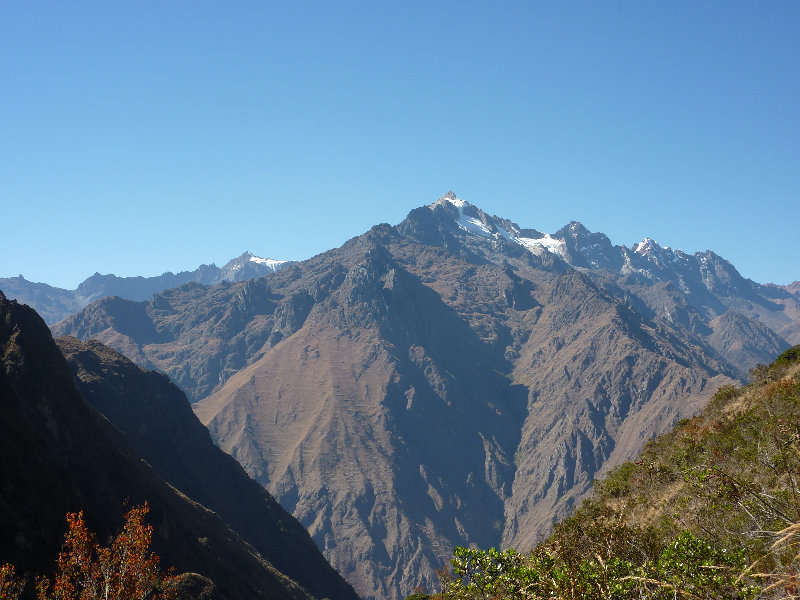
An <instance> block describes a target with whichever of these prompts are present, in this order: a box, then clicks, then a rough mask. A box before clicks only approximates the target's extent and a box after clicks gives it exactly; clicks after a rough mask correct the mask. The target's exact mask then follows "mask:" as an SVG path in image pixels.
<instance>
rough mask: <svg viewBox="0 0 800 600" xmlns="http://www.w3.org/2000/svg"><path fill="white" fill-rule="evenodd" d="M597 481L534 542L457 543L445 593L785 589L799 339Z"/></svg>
mask: <svg viewBox="0 0 800 600" xmlns="http://www.w3.org/2000/svg"><path fill="white" fill-rule="evenodd" d="M752 375H753V381H752V382H751V383H750V384H749V385H747V386H744V387H734V386H726V387H724V388H722V389H720V390H719V391H718V392H717V393H716V394H715V395H714V397H713V398H712V400H711V402H710V403H709V405H708V407H707V408H706V409H705V410H704V411H703V412H702V413H701V414H700V415H698V416H696V417H693V418H691V419H687V420H685V421H682V422H680V423H678V425H677V426H676V427H675V428H674V429H673V430H672V431H670V432H669V433H667V434H664V435H661V436H659V437H658V438H657V439H655V440H653V441H651V442H649V443H648V444H647V445H646V446H645V448H644V450H643V451H642V453H641V454H640V455H639V457H638V458H637V460H635V461H633V462H629V463H625V464H623V465H621V466H619V467H617V468H616V469H614V470H612V471H611V472H610V473H609V474H608V475H607V476H606V477H604V478H603V479H602V480H600V481H599V482H598V483H597V484H596V486H595V488H594V490H593V493H592V494H591V496H590V498H589V499H587V500H585V501H584V502H583V504H582V506H581V507H580V508H579V509H578V510H577V511H576V513H575V514H574V515H573V516H571V517H570V518H568V519H566V520H565V521H563V522H561V523H559V524H558V525H556V528H555V532H554V533H553V534H552V535H551V536H550V537H549V538H548V539H547V540H545V541H544V542H542V543H541V544H539V545H538V546H537V547H536V548H535V549H534V551H533V552H531V553H529V554H528V553H525V554H517V553H515V552H514V551H513V550H507V551H505V552H498V551H495V550H488V551H482V550H467V549H465V548H461V549H458V550H457V551H456V553H455V557H454V559H453V567H454V572H449V573H442V577H441V581H442V585H443V591H444V596H445V597H448V598H454V599H467V598H480V597H504V598H526V599H529V600H537V599H539V598H542V599H544V598H552V597H558V598H564V599H573V598H574V599H576V600H577V599H578V598H597V599H598V600H599V599H601V598H602V599H612V598H620V599H624V598H639V597H647V598H665V599H666V598H684V597H686V598H691V597H700V598H755V597H762V598H772V597H775V598H795V597H797V593H798V591H800V552H799V551H798V548H799V547H800V346H794V347H793V348H790V349H789V350H787V351H785V352H784V353H782V354H781V355H780V356H779V357H778V358H777V359H776V360H775V361H774V362H773V363H772V364H771V365H770V366H768V367H767V366H764V365H759V366H758V367H756V368H755V369H754V370H753V373H752Z"/></svg>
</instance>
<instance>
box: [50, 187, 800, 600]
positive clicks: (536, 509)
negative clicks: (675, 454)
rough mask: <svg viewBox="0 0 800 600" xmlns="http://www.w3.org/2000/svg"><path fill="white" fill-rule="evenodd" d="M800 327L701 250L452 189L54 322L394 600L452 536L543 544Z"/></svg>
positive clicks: (781, 302) (785, 305)
mask: <svg viewBox="0 0 800 600" xmlns="http://www.w3.org/2000/svg"><path fill="white" fill-rule="evenodd" d="M676 258H677V260H676ZM797 314H800V304H798V302H797V300H796V299H795V298H794V297H793V296H792V295H791V294H789V293H788V292H785V291H782V290H779V289H772V288H769V289H768V288H765V286H759V285H758V284H755V283H753V282H751V281H749V280H744V279H743V278H741V276H739V275H738V273H736V271H735V269H734V268H733V267H732V266H731V265H730V264H729V263H727V262H725V261H724V260H722V259H721V258H719V257H717V256H716V255H714V254H713V253H705V254H698V255H694V256H688V255H685V254H683V253H680V252H679V251H675V252H673V251H670V250H668V249H664V248H661V247H660V246H658V245H657V244H655V243H654V242H652V241H646V243H644V242H643V244H642V245H641V246H640V245H637V246H635V249H627V248H625V247H617V246H612V245H611V244H610V242H609V241H608V238H606V237H605V236H603V235H602V234H593V233H590V232H588V231H587V230H585V228H583V227H582V226H580V224H577V223H573V224H570V225H569V226H568V227H565V228H564V229H563V230H561V231H560V232H557V233H556V234H553V236H545V235H544V234H541V233H539V232H536V231H535V230H525V229H521V228H519V227H518V226H516V225H515V224H513V223H511V222H510V221H506V220H504V219H498V218H497V217H490V216H488V215H486V214H485V213H483V212H482V211H480V210H479V209H477V208H476V207H474V206H472V205H469V204H467V203H464V202H463V201H460V200H458V199H457V198H455V196H454V195H448V196H447V197H445V198H443V199H441V200H440V201H439V202H437V203H435V204H434V205H431V206H429V207H422V208H420V209H416V210H414V211H412V212H411V213H410V214H409V216H408V218H407V219H406V220H405V221H404V222H403V223H401V224H400V225H398V226H397V227H390V226H388V225H379V226H376V227H375V228H373V229H372V230H371V231H369V232H368V233H366V234H364V235H362V236H359V237H357V238H354V239H353V240H350V241H349V242H348V243H346V244H345V245H344V246H342V247H341V248H339V249H336V250H331V251H329V252H326V253H324V254H321V255H319V256H317V257H314V258H313V259H310V260H307V261H303V262H302V263H298V264H296V265H293V266H292V267H289V268H287V269H284V270H282V271H280V272H278V273H275V274H273V275H270V276H268V277H265V278H262V279H257V280H252V281H248V282H244V283H237V284H224V285H220V286H214V287H209V288H206V287H203V286H200V285H195V284H190V285H187V286H183V287H181V288H178V289H174V290H169V291H165V292H163V293H161V294H158V295H156V296H155V297H154V298H153V299H152V300H151V301H150V302H147V303H132V302H125V301H122V300H119V299H106V300H104V301H101V302H99V303H96V304H94V305H92V306H90V307H88V308H87V309H85V310H84V311H82V312H81V313H79V314H78V315H75V316H74V317H72V318H70V319H67V320H65V321H64V322H63V323H60V324H59V325H58V326H57V327H55V328H54V329H55V331H56V332H58V333H60V334H70V335H75V336H77V337H80V338H82V339H87V338H89V337H96V338H98V339H100V340H101V341H103V342H105V343H108V344H110V345H112V346H114V347H116V348H117V349H119V350H120V351H122V352H123V353H125V354H126V355H127V356H129V357H130V358H132V359H134V360H136V361H137V362H139V364H143V365H148V366H151V367H155V368H157V369H159V370H162V371H164V372H166V373H168V374H169V375H170V376H171V377H172V378H173V379H174V380H175V381H176V382H177V383H178V385H180V386H181V387H182V388H183V389H184V390H185V391H186V392H187V395H188V396H189V397H190V399H191V400H192V401H193V402H196V403H197V404H196V407H195V408H196V411H197V413H198V414H199V415H200V416H201V418H202V420H203V422H205V423H207V424H208V426H209V428H210V430H211V432H212V435H213V436H214V438H215V440H216V441H217V443H218V444H219V445H220V446H221V447H223V448H224V449H226V450H227V451H228V452H230V453H231V454H233V455H234V456H235V457H236V458H237V459H238V460H239V461H240V462H241V463H242V464H243V465H244V466H245V468H246V469H247V471H248V472H249V473H250V474H251V475H253V476H254V477H255V478H256V479H257V480H258V481H259V482H261V483H262V484H263V485H265V486H266V487H267V489H269V490H270V491H272V492H273V493H274V494H275V495H276V497H277V498H278V499H279V501H280V502H281V503H282V504H283V505H284V506H285V507H287V508H288V509H289V510H291V511H292V512H293V513H294V514H295V516H297V517H298V518H299V519H300V521H301V522H302V523H303V524H304V525H305V526H306V527H307V528H308V529H309V530H310V531H311V533H312V535H313V537H314V539H315V541H316V542H317V544H318V545H319V546H320V548H322V549H323V550H324V551H325V554H326V556H327V557H328V558H329V560H330V561H331V562H332V564H333V565H334V566H335V567H336V568H337V569H338V570H339V571H340V572H341V573H343V574H344V575H345V577H347V579H348V580H349V581H350V582H351V583H353V585H354V586H355V587H356V589H357V591H358V592H359V593H360V594H361V595H362V596H375V597H399V596H402V595H403V594H406V593H408V592H409V591H410V590H411V589H413V588H414V587H415V586H417V585H419V584H424V585H427V586H428V587H430V586H432V585H434V584H435V581H436V580H435V576H434V575H433V568H434V567H436V566H442V565H444V564H446V562H447V560H448V557H449V555H450V552H451V551H452V548H453V547H454V546H455V545H459V544H461V545H463V544H469V543H475V544H479V545H482V546H487V545H499V544H500V543H501V542H502V543H503V544H513V545H516V546H519V547H524V546H525V545H532V544H533V543H534V541H535V540H536V539H537V538H538V536H541V535H542V534H544V533H546V532H547V531H549V529H550V527H551V526H552V523H553V521H554V519H557V518H559V517H562V516H565V515H566V514H568V513H569V511H570V510H571V509H572V507H573V506H574V505H575V503H576V501H577V500H579V499H580V498H581V497H582V496H583V495H584V494H585V493H586V492H587V491H588V490H589V488H590V485H591V482H592V480H593V479H594V478H595V477H597V476H599V475H600V474H602V473H603V472H604V471H605V470H607V469H608V468H609V467H611V466H614V465H616V464H620V463H621V462H623V461H624V460H626V459H628V458H631V457H632V456H635V454H636V452H638V450H639V449H640V448H641V447H642V445H643V444H644V443H645V442H646V441H647V440H648V439H650V438H651V437H652V436H654V435H655V434H657V433H659V432H661V431H664V430H666V429H667V428H669V427H670V426H671V425H672V424H674V423H675V422H676V421H677V420H679V419H681V418H683V417H686V416H690V415H692V414H694V413H695V412H696V411H697V410H698V409H699V408H700V407H701V406H702V405H703V403H704V402H705V400H707V398H708V397H709V396H710V395H711V394H712V393H713V392H714V390H715V389H716V388H717V387H719V386H720V385H723V384H729V383H732V382H734V381H735V380H736V379H737V377H739V376H740V375H741V373H742V371H743V370H744V369H746V368H749V366H752V364H754V363H755V362H757V361H758V360H762V357H764V356H767V355H768V354H769V353H770V352H774V351H775V349H776V348H777V349H778V350H781V349H783V348H786V347H788V344H787V342H786V340H785V339H784V338H783V337H781V335H780V333H779V332H780V331H788V330H789V329H791V326H792V324H793V323H796V322H797V320H796V319H795V315H797ZM725 315H727V316H725ZM723 316H724V318H720V317H723ZM715 319H718V321H717V322H716V323H713V324H712V321H714V320H715ZM776 330H777V331H776ZM745 338H746V340H747V341H746V342H745V341H744V340H745ZM720 348H729V349H730V348H736V356H737V358H736V361H735V362H734V363H733V364H731V363H728V362H726V361H725V360H724V359H723V358H722V357H721V355H720V354H719V352H718V350H719V349H720Z"/></svg>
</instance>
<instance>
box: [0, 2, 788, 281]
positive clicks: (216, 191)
mask: <svg viewBox="0 0 800 600" xmlns="http://www.w3.org/2000/svg"><path fill="white" fill-rule="evenodd" d="M799 32H800V2H796V1H794V0H792V1H771V2H747V3H742V2H711V3H709V2H673V1H669V2H667V1H665V2H633V1H631V2H613V1H612V2H534V1H524V2H492V3H490V2H470V1H464V0H460V1H458V2H430V1H426V2H413V1H412V2H375V1H374V0H369V1H365V2H347V1H341V2H332V1H319V2H303V1H291V2H204V1H194V0H193V1H186V2H181V1H172V0H170V1H168V2H162V1H159V2H147V1H136V2H116V1H111V2H109V1H103V2H52V3H45V2H36V1H31V0H25V1H17V0H6V1H5V2H2V3H0V223H1V224H2V229H1V230H0V232H1V233H0V276H14V275H17V274H19V273H22V274H24V275H25V276H26V277H27V278H28V279H30V280H33V281H44V282H47V283H50V284H53V285H58V286H61V287H67V288H74V287H75V286H76V285H77V284H78V283H79V282H80V281H81V280H82V279H84V278H85V277H87V276H88V275H90V274H92V273H93V272H94V271H100V272H102V273H109V272H113V273H116V274H118V275H135V274H141V275H155V274H159V273H161V272H163V271H166V270H173V271H176V270H180V269H193V268H195V267H196V266H198V265H199V264H200V263H203V262H212V261H213V262H216V263H217V264H222V263H224V262H225V261H227V260H228V259H230V258H232V257H234V256H236V255H238V254H240V253H241V252H243V251H244V250H247V249H249V250H251V251H252V252H254V253H256V254H258V255H260V256H268V257H273V258H292V259H303V258H307V257H309V256H312V255H314V254H316V253H318V252H321V251H324V250H327V249H329V248H331V247H336V246H339V245H341V244H342V243H343V242H344V241H345V240H347V239H348V238H350V237H352V236H354V235H358V234H360V233H362V232H364V231H366V230H367V229H369V227H371V226H372V225H374V224H376V223H379V222H389V223H393V224H394V223H397V222H399V221H401V220H402V219H403V218H404V217H405V215H406V214H407V213H408V211H410V210H411V209H413V208H415V207H417V206H421V205H423V204H427V203H429V202H432V201H434V200H436V199H437V198H438V197H440V196H441V195H443V194H444V193H445V192H446V191H447V190H449V189H453V190H454V191H455V192H456V193H457V194H458V195H459V196H460V197H462V198H464V199H466V200H469V201H470V202H473V203H474V204H477V205H478V206H480V207H481V208H483V209H484V210H486V211H487V212H489V213H492V214H498V215H501V216H505V217H508V218H510V219H512V220H514V221H516V222H517V223H519V224H520V225H522V226H527V227H535V228H537V229H539V230H542V231H546V232H553V231H555V230H557V229H558V228H560V227H561V226H562V225H564V224H566V223H567V222H568V221H570V220H578V221H581V222H582V223H583V224H584V225H586V226H587V227H588V228H589V229H591V230H593V231H602V232H604V233H606V234H607V235H608V236H609V237H610V238H611V240H612V241H613V242H614V243H617V244H626V245H628V246H631V245H632V244H634V243H635V242H637V241H639V240H640V239H641V238H642V237H644V236H649V237H653V238H655V239H656V240H658V241H659V242H660V243H662V244H664V245H669V246H672V247H676V248H681V249H683V250H685V251H688V252H694V251H698V250H706V249H712V250H714V251H716V252H717V253H719V254H721V255H722V256H724V257H726V258H728V259H729V260H730V261H731V262H733V264H734V265H736V266H737V267H738V268H739V270H740V271H741V272H742V273H743V274H744V275H745V276H747V277H750V278H753V279H755V280H756V281H759V282H767V281H774V282H777V283H788V282H790V281H793V280H795V279H800V263H798V260H797V248H798V239H800V236H798V223H799V222H800V33H799Z"/></svg>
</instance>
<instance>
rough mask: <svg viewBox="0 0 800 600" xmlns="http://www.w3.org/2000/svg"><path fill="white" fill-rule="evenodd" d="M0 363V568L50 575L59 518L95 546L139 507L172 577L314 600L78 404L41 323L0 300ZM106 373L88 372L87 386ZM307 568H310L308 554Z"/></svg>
mask: <svg viewBox="0 0 800 600" xmlns="http://www.w3.org/2000/svg"><path fill="white" fill-rule="evenodd" d="M0 356H2V368H1V369H0V392H2V395H1V396H0V398H2V403H1V404H0V407H1V408H2V410H0V416H2V418H3V423H2V426H3V430H4V432H8V435H6V434H4V435H3V436H2V446H3V451H4V457H5V459H4V461H3V467H2V474H1V475H2V481H3V494H2V506H3V510H2V511H0V532H2V539H3V541H4V543H3V544H0V562H12V563H15V564H16V565H17V568H18V570H19V571H20V572H26V571H33V572H38V573H46V572H49V571H50V570H51V568H52V564H53V561H54V559H55V556H56V554H57V552H58V548H59V546H60V544H61V540H62V536H63V531H64V529H65V523H64V515H65V513H66V512H67V511H78V510H84V511H85V514H86V518H87V522H88V524H89V526H90V527H91V528H92V529H93V530H95V531H97V533H98V535H99V536H100V538H101V539H102V538H105V537H107V536H108V535H110V534H111V533H112V532H113V531H114V529H115V528H116V527H118V526H119V523H118V521H119V520H120V515H121V514H122V511H123V507H124V505H125V503H128V502H129V503H131V504H139V503H142V502H144V501H145V500H146V501H148V502H149V503H150V506H151V509H152V510H151V521H152V522H153V524H154V526H155V530H156V538H155V539H154V547H155V549H156V551H157V552H159V554H161V555H162V557H163V560H164V562H165V563H166V564H173V565H175V566H176V568H177V569H178V571H179V572H197V573H201V574H203V575H205V576H206V577H208V578H210V580H211V581H213V587H214V592H213V597H215V598H259V597H277V598H287V599H288V598H292V599H298V600H300V599H310V598H313V596H312V595H311V594H309V592H308V591H306V590H304V589H303V588H302V587H300V586H299V585H298V584H297V583H296V582H295V581H293V580H292V579H290V578H289V577H287V576H286V575H284V574H282V573H280V572H279V571H278V570H276V569H275V568H274V567H273V566H272V565H271V564H270V563H269V562H267V561H266V560H265V559H264V558H263V557H262V556H261V555H259V554H258V553H257V552H256V550H255V549H253V548H252V547H251V546H250V545H248V544H247V543H246V542H245V541H244V540H243V539H241V538H240V537H239V535H237V533H236V532H235V531H233V530H231V529H230V528H229V527H228V526H227V525H226V524H225V522H224V521H223V520H221V519H220V517H219V516H218V515H217V514H215V513H213V512H211V511H209V510H208V509H207V508H205V507H203V506H201V505H200V504H198V503H196V502H194V501H192V500H191V499H189V498H188V497H187V496H185V495H184V494H181V493H179V492H177V491H176V490H175V488H174V487H173V486H172V485H170V484H169V483H167V482H166V481H165V480H164V479H163V478H162V476H161V475H160V474H159V473H157V472H156V471H155V470H154V469H152V468H151V467H149V466H148V464H147V463H146V462H145V461H143V460H142V458H141V456H140V455H138V454H137V452H136V451H135V450H134V448H133V446H132V445H131V444H130V443H129V442H128V441H127V439H126V438H125V436H124V435H123V434H122V433H121V432H120V430H119V429H116V428H114V427H113V426H112V425H111V424H110V422H109V421H107V420H106V419H105V418H103V417H102V416H101V415H100V414H99V413H97V412H96V411H94V410H93V409H92V408H90V407H89V405H87V404H86V402H85V401H84V399H83V398H82V396H81V394H80V393H79V392H78V390H77V389H76V387H75V385H74V384H73V381H72V374H71V373H70V370H69V368H68V366H67V363H66V361H65V359H64V357H63V356H62V355H61V353H60V352H59V350H58V348H57V347H56V345H55V344H54V343H53V340H52V338H51V337H50V333H49V331H48V330H47V327H46V325H45V324H44V322H43V321H42V320H41V319H40V317H39V316H38V315H36V313H35V312H34V311H32V310H31V309H30V308H28V307H26V306H22V305H19V304H17V303H16V302H14V301H8V300H6V299H5V297H3V296H2V295H0ZM106 376H109V374H108V373H103V374H102V375H101V374H100V373H97V372H95V373H94V377H95V378H96V379H97V378H100V377H106ZM158 377H159V378H160V377H161V376H158ZM118 379H119V377H118ZM97 381H99V379H97ZM98 385H105V384H104V383H102V382H99V383H98ZM140 400H142V401H143V402H144V403H149V402H153V401H154V399H153V398H147V397H145V398H140ZM155 400H160V399H155ZM184 401H185V400H184ZM188 416H191V415H188ZM261 493H262V494H263V492H261ZM286 518H288V517H286ZM307 545H308V546H309V547H310V549H311V550H313V546H311V545H310V544H307ZM309 561H310V562H312V564H313V561H314V558H313V554H311V555H309ZM328 572H330V571H329V570H328ZM323 573H324V571H321V572H320V573H319V575H320V576H321V577H326V575H324V574H323ZM340 585H341V584H340ZM340 589H344V590H346V589H347V588H346V586H344V587H340ZM332 597H333V596H332ZM339 597H342V598H350V599H352V598H354V596H353V595H352V593H350V594H349V595H348V594H339Z"/></svg>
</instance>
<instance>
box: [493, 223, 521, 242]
mask: <svg viewBox="0 0 800 600" xmlns="http://www.w3.org/2000/svg"><path fill="white" fill-rule="evenodd" d="M496 227H497V232H498V233H499V234H500V235H501V236H503V237H504V238H505V239H507V240H508V241H509V242H516V241H517V240H516V238H515V237H514V236H512V235H511V234H510V233H508V232H507V231H506V230H505V229H503V228H502V227H500V225H496Z"/></svg>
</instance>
